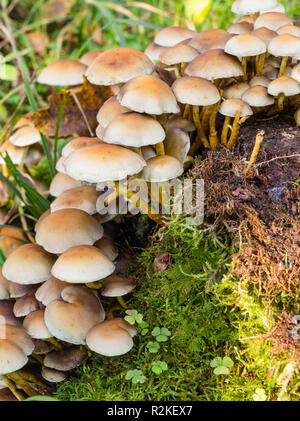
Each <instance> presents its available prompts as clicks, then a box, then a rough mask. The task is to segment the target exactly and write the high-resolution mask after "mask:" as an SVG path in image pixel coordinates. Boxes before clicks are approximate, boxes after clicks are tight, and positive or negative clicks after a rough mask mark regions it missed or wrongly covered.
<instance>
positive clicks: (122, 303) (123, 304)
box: [117, 297, 127, 308]
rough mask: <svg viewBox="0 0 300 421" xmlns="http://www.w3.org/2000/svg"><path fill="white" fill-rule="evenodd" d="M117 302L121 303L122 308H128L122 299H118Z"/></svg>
mask: <svg viewBox="0 0 300 421" xmlns="http://www.w3.org/2000/svg"><path fill="white" fill-rule="evenodd" d="M117 300H118V301H119V303H120V305H121V307H123V308H127V304H126V303H125V301H124V300H123V298H122V297H117Z"/></svg>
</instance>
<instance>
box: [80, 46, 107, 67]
mask: <svg viewBox="0 0 300 421" xmlns="http://www.w3.org/2000/svg"><path fill="white" fill-rule="evenodd" d="M103 52H104V51H103V50H99V49H97V50H92V51H88V52H87V53H85V54H84V55H83V56H81V57H80V59H79V61H80V63H83V64H85V65H86V66H90V65H91V64H92V63H93V61H94V60H95V58H97V57H98V56H99V55H100V54H102V53H103Z"/></svg>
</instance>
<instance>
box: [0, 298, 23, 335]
mask: <svg viewBox="0 0 300 421" xmlns="http://www.w3.org/2000/svg"><path fill="white" fill-rule="evenodd" d="M13 310H14V302H13V301H12V300H1V301H0V325H1V326H3V325H10V326H19V324H20V321H19V319H17V318H16V316H15V315H14V311H13ZM0 337H3V331H0Z"/></svg>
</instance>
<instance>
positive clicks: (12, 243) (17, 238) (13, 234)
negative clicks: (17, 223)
mask: <svg viewBox="0 0 300 421" xmlns="http://www.w3.org/2000/svg"><path fill="white" fill-rule="evenodd" d="M0 238H1V240H0V248H1V249H2V251H3V253H4V254H5V256H6V257H8V256H9V255H10V253H12V252H13V251H14V250H15V249H16V248H18V247H20V246H22V244H24V241H26V237H25V235H24V233H23V232H22V231H21V230H19V229H17V228H14V227H3V228H0Z"/></svg>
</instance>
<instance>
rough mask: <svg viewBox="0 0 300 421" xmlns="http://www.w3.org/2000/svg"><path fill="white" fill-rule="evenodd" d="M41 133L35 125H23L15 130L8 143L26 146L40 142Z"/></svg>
mask: <svg viewBox="0 0 300 421" xmlns="http://www.w3.org/2000/svg"><path fill="white" fill-rule="evenodd" d="M40 140H41V134H40V132H39V131H38V129H36V128H35V127H32V126H23V127H21V128H20V129H18V130H16V131H15V132H14V133H13V134H12V135H11V136H10V138H9V141H10V143H12V144H13V145H14V146H18V147H26V146H29V145H33V144H35V143H37V142H40Z"/></svg>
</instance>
